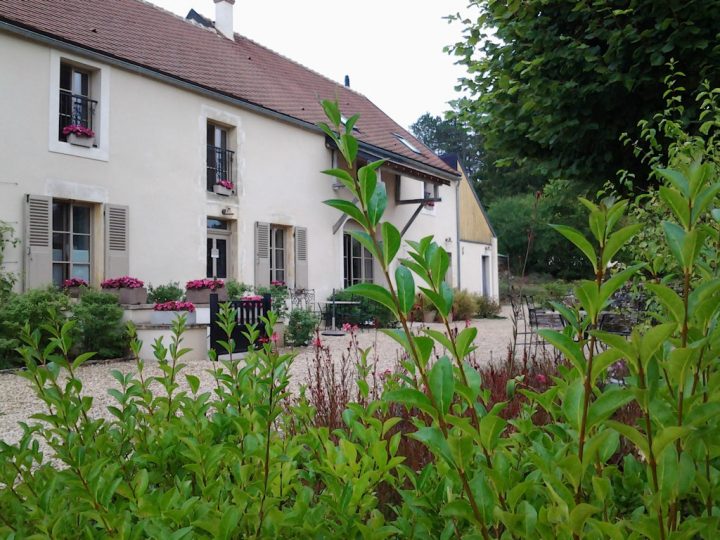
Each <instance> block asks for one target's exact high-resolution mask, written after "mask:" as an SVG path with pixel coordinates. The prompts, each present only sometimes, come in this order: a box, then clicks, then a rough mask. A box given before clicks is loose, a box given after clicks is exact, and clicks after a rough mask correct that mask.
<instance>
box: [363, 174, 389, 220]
mask: <svg viewBox="0 0 720 540" xmlns="http://www.w3.org/2000/svg"><path fill="white" fill-rule="evenodd" d="M386 207H387V192H386V191H385V184H382V183H381V184H378V185H377V186H375V191H373V194H372V196H371V197H370V199H369V200H368V202H367V211H368V217H369V218H370V222H371V223H372V224H373V225H377V224H378V223H379V222H380V219H381V218H382V216H383V214H384V213H385V208H386Z"/></svg>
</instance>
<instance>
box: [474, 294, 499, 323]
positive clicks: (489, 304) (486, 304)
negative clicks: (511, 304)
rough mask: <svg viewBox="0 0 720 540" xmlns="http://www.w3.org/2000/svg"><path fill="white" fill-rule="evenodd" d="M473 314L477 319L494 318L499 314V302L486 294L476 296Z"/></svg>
mask: <svg viewBox="0 0 720 540" xmlns="http://www.w3.org/2000/svg"><path fill="white" fill-rule="evenodd" d="M476 309H477V311H476V312H475V316H476V317H477V318H478V319H494V318H495V317H497V316H498V315H499V314H500V304H498V303H497V302H495V300H493V299H492V298H488V297H487V296H478V298H477V303H476Z"/></svg>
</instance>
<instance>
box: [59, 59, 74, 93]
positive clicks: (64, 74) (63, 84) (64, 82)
mask: <svg viewBox="0 0 720 540" xmlns="http://www.w3.org/2000/svg"><path fill="white" fill-rule="evenodd" d="M71 78H72V68H71V67H70V66H69V65H68V64H60V88H61V89H63V90H72V83H71V82H70V80H71Z"/></svg>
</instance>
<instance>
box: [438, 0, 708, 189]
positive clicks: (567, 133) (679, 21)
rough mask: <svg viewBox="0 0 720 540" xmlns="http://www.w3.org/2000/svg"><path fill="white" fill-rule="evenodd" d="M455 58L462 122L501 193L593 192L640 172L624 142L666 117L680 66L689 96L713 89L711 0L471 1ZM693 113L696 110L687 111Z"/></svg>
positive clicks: (641, 174) (643, 170)
mask: <svg viewBox="0 0 720 540" xmlns="http://www.w3.org/2000/svg"><path fill="white" fill-rule="evenodd" d="M469 4H470V8H469V9H470V10H471V12H472V13H473V16H472V17H467V18H464V19H463V18H460V20H461V23H462V25H463V27H464V32H463V38H462V40H461V41H460V42H458V43H456V44H455V45H454V46H452V47H450V50H451V52H452V53H453V54H455V55H456V56H457V57H458V62H459V63H460V64H464V65H465V66H467V69H468V75H467V76H466V77H465V78H464V79H462V80H461V84H460V87H461V89H462V90H463V92H464V94H465V97H464V98H461V99H459V100H458V102H457V103H456V110H457V111H459V113H458V114H460V118H459V120H460V121H461V122H463V123H465V124H467V125H468V126H469V127H470V128H471V129H472V130H473V131H474V132H476V133H478V134H480V136H482V137H483V142H484V145H485V149H486V151H487V152H488V153H489V154H491V155H493V156H496V157H497V158H498V160H499V162H498V163H499V164H500V165H511V166H512V167H513V169H512V170H513V176H512V177H511V178H509V179H507V178H506V179H504V180H503V178H502V175H499V176H498V179H499V180H500V182H501V183H502V184H503V189H505V190H506V191H507V192H508V194H509V193H512V192H523V191H524V192H526V193H527V192H528V191H529V189H528V188H532V187H537V181H538V179H539V178H540V179H543V181H544V180H550V179H563V180H570V181H571V183H572V185H573V186H576V188H577V190H578V191H582V190H583V189H588V188H595V187H597V186H600V185H601V184H602V183H603V182H604V181H606V180H610V179H613V178H614V177H615V175H616V172H617V171H618V170H619V169H626V170H628V171H630V172H631V173H634V174H635V177H636V178H638V179H639V180H642V179H646V178H648V174H647V172H648V171H647V165H645V164H643V163H641V162H640V160H639V159H638V158H636V157H635V156H634V155H633V153H632V150H631V148H629V147H628V146H626V145H624V144H623V143H621V142H620V141H619V137H620V135H621V134H622V133H624V132H628V133H630V134H631V136H632V134H636V133H637V132H638V130H637V122H638V121H639V120H641V119H645V118H652V117H653V115H654V114H655V113H657V112H659V111H661V110H663V108H664V105H665V103H664V100H663V90H664V86H663V79H664V77H665V76H666V75H667V74H668V72H669V70H670V68H669V67H668V63H670V62H671V61H672V62H674V63H675V65H676V66H677V69H678V70H679V71H681V72H683V73H684V74H685V79H684V81H683V82H684V86H685V87H686V88H687V89H688V90H693V89H696V88H698V86H699V84H700V82H701V81H702V80H704V79H708V80H709V81H710V83H711V85H712V86H718V85H719V84H720V2H719V1H718V0H695V1H692V2H690V1H687V0H662V1H660V0H522V1H521V0H471V1H470V2H469ZM686 105H687V106H688V111H687V112H688V114H691V115H693V116H692V117H696V114H694V113H695V112H696V111H693V110H691V109H692V108H693V107H695V106H696V105H695V104H694V103H693V102H692V101H691V100H687V104H686Z"/></svg>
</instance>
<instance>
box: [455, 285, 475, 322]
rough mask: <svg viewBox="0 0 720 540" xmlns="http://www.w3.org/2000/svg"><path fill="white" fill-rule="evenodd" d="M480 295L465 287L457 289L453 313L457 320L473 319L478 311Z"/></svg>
mask: <svg viewBox="0 0 720 540" xmlns="http://www.w3.org/2000/svg"><path fill="white" fill-rule="evenodd" d="M477 302H478V296H477V295H475V294H472V293H470V292H468V291H466V290H465V289H462V290H459V289H455V293H454V295H453V306H452V313H453V317H454V318H455V320H456V321H466V320H468V319H472V318H473V317H474V316H475V314H476V313H477Z"/></svg>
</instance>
